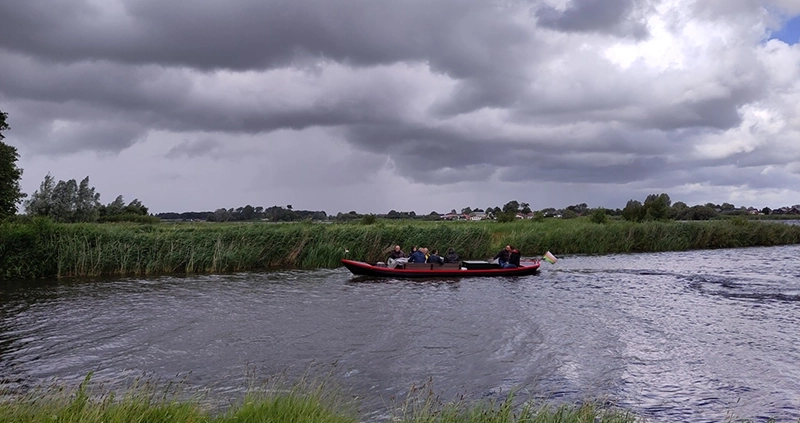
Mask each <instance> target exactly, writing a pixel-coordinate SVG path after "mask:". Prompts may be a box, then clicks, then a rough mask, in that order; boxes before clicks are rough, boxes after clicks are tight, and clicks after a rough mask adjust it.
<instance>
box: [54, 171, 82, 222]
mask: <svg viewBox="0 0 800 423" xmlns="http://www.w3.org/2000/svg"><path fill="white" fill-rule="evenodd" d="M52 199H53V208H52V209H51V211H50V216H51V217H52V218H53V220H55V221H56V222H72V221H73V218H74V214H75V203H76V202H77V199H78V183H77V182H75V180H74V179H70V180H69V181H66V182H64V181H58V183H57V184H56V187H55V188H53V197H52Z"/></svg>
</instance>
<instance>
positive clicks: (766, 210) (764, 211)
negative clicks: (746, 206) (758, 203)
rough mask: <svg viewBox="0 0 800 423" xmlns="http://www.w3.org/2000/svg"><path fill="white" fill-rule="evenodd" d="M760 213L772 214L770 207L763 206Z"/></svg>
mask: <svg viewBox="0 0 800 423" xmlns="http://www.w3.org/2000/svg"><path fill="white" fill-rule="evenodd" d="M761 213H764V214H772V209H771V208H769V207H764V208H763V209H761Z"/></svg>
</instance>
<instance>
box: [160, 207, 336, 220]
mask: <svg viewBox="0 0 800 423" xmlns="http://www.w3.org/2000/svg"><path fill="white" fill-rule="evenodd" d="M155 216H156V217H158V218H160V219H162V220H182V221H195V220H202V221H208V222H247V221H255V220H263V221H269V222H295V221H303V220H327V219H328V214H327V213H325V212H324V211H312V210H294V208H293V207H292V205H291V204H289V205H287V206H286V207H281V206H272V207H267V208H264V207H262V206H256V207H253V206H251V205H249V204H248V205H246V206H244V207H237V208H235V209H234V208H230V209H225V208H220V209H217V210H214V211H213V212H211V211H205V212H183V213H174V212H167V213H158V214H156V215H155Z"/></svg>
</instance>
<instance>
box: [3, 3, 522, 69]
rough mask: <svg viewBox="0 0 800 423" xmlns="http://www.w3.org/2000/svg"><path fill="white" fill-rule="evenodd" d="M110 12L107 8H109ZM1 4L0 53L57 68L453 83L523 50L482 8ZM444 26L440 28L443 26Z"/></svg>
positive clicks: (512, 30)
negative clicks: (312, 70)
mask: <svg viewBox="0 0 800 423" xmlns="http://www.w3.org/2000/svg"><path fill="white" fill-rule="evenodd" d="M110 4H113V3H110ZM120 4H121V5H122V6H124V7H122V8H116V9H112V8H109V9H107V10H104V9H101V8H99V7H98V6H96V5H94V4H90V3H89V2H87V1H80V0H53V1H52V2H47V3H41V2H30V1H27V0H8V1H4V2H2V3H0V16H3V17H4V25H2V26H0V47H5V48H7V49H9V50H13V51H18V52H22V53H25V54H32V55H35V56H38V57H43V58H49V59H53V60H57V61H64V62H74V61H83V60H110V61H117V62H122V63H131V64H160V65H171V66H187V67H191V68H198V69H220V68H223V69H237V70H247V69H264V68H272V67H281V66H285V65H287V64H290V63H292V62H295V61H300V62H302V61H304V60H310V61H316V60H318V59H319V58H327V59H331V60H335V61H339V62H344V63H349V64H353V65H357V66H370V65H376V64H387V63H394V62H399V61H424V62H430V64H431V66H432V67H434V68H435V69H438V70H440V71H442V72H448V73H452V74H453V75H455V76H457V77H464V76H470V75H474V74H475V72H476V71H485V70H486V68H487V66H486V64H487V63H489V62H487V59H491V58H493V57H496V56H498V55H502V54H504V52H505V49H504V48H497V46H498V45H499V44H498V43H502V45H513V44H516V43H520V42H524V41H525V37H526V35H525V32H524V31H522V30H520V29H519V28H516V27H515V26H513V25H507V24H506V23H507V22H506V16H505V15H504V14H503V13H502V10H500V9H499V8H496V7H492V6H491V5H488V4H487V3H485V2H482V1H477V0H474V1H456V0H446V1H437V2H430V1H425V0H407V1H396V2H374V1H368V0H311V1H302V2H298V1H294V0H271V1H263V0H231V1H227V2H219V1H215V0H200V1H195V2H192V5H191V6H190V7H187V5H186V4H182V3H176V2H163V1H161V0H129V1H123V2H121V3H120ZM445 20H446V22H447V24H446V25H442V23H443V21H445Z"/></svg>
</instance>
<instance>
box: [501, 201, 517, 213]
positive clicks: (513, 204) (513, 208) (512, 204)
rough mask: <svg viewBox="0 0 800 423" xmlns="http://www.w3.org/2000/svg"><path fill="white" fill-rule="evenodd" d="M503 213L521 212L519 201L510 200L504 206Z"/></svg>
mask: <svg viewBox="0 0 800 423" xmlns="http://www.w3.org/2000/svg"><path fill="white" fill-rule="evenodd" d="M503 213H514V214H515V215H516V214H517V213H519V203H518V202H517V201H516V200H513V201H509V202H508V203H506V204H505V205H504V206H503Z"/></svg>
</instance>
